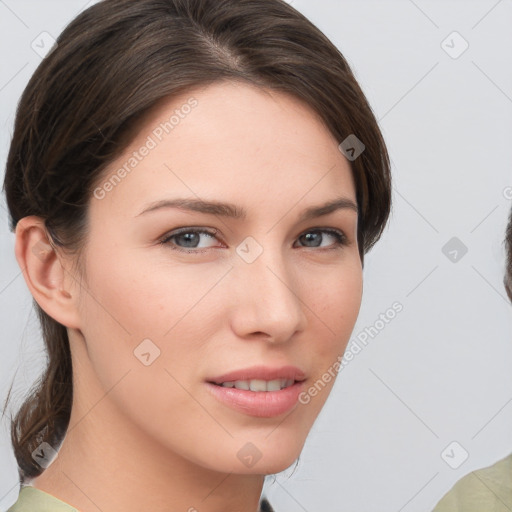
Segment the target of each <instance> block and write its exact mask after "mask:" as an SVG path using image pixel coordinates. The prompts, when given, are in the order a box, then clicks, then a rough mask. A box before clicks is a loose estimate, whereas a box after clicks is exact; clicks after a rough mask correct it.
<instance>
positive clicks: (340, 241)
mask: <svg viewBox="0 0 512 512" xmlns="http://www.w3.org/2000/svg"><path fill="white" fill-rule="evenodd" d="M185 233H196V234H197V233H199V234H204V235H208V236H210V237H212V238H215V236H216V235H217V233H218V230H216V229H213V230H211V231H210V230H207V229H203V228H190V227H187V228H182V229H178V230H175V231H173V232H172V234H168V235H166V236H165V237H164V238H163V239H161V240H160V242H159V243H160V244H161V245H167V246H168V247H169V248H170V249H172V250H174V251H178V252H182V253H186V254H200V253H204V252H206V251H208V250H209V249H212V247H207V248H205V249H194V248H190V249H188V250H187V249H184V248H180V247H178V246H174V245H172V244H171V243H170V241H171V240H172V239H173V238H174V237H177V236H179V235H183V234H185ZM308 233H327V234H329V235H331V236H333V237H334V238H335V239H336V242H335V243H334V244H333V245H332V246H330V247H320V248H318V249H317V248H315V247H305V248H306V249H317V250H321V251H330V250H333V249H340V248H341V247H344V246H346V245H348V240H347V237H346V235H345V234H344V233H343V232H342V231H340V230H337V229H332V228H315V229H310V230H308V231H304V233H302V234H301V235H299V237H298V238H300V237H301V236H303V235H305V234H308Z"/></svg>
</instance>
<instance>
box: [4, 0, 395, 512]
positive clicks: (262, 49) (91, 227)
mask: <svg viewBox="0 0 512 512" xmlns="http://www.w3.org/2000/svg"><path fill="white" fill-rule="evenodd" d="M389 167H390V166H389V158H388V154H387V150H386V147H385V144H384V141H383V139H382V135H381V132H380V130H379V128H378V125H377V122H376V120H375V117H374V115H373V113H372V111H371V108H370V106H369V105H368V103H367V100H366V98H365V97H364V95H363V93H362V91H361V89H360V87H359V86H358V84H357V82H356V80H355V78H354V76H353V74H352V73H351V71H350V69H349V67H348V65H347V63H346V62H345V60H344V58H343V56H342V55H341V54H340V53H339V51H338V50H337V49H336V47H335V46H334V45H333V44H332V43H331V42H330V41H329V40H328V39H327V38H326V37H325V36H324V35H323V34H322V33H321V32H320V31H319V30H318V29H317V28H315V27H314V26H313V25H312V24H311V23H310V22H309V21H308V20H306V19H305V18H304V17H303V16H302V15H301V14H300V13H298V12H297V11H295V10H294V9H293V8H292V7H291V6H289V5H288V4H286V2H283V1H280V0H138V1H133V0H105V1H103V2H100V3H98V4H96V5H94V6H92V7H90V8H89V9H87V10H86V11H85V12H83V13H82V14H80V15H79V16H78V17H77V18H76V19H75V20H74V21H73V22H72V23H71V24H70V25H69V26H68V27H67V28H66V29H65V30H64V32H63V33H62V34H61V36H60V37H59V39H58V40H57V44H56V47H55V49H54V50H53V51H52V52H51V53H50V54H49V55H48V56H47V57H46V58H45V59H44V61H43V62H42V63H41V65H40V67H39V68H38V69H37V71H36V72H35V74H34V76H33V77H32V79H31V81H30V83H29V84H28V86H27V88H26V90H25V92H24V94H23V96H22V98H21V101H20V105H19V109H18V113H17V117H16V122H15V130H14V136H13V140H12V144H11V147H10V151H9V155H8V162H7V171H6V177H5V184H4V187H5V190H6V195H7V202H8V206H9V210H10V215H11V222H12V228H13V229H15V231H16V248H15V252H16V257H17V260H18V262H19V265H20V267H21V268H22V269H24V277H25V280H26V283H27V286H28V287H29V290H30V292H31V294H32V295H33V298H34V302H35V307H36V309H37V311H38V314H39V317H40V320H41V325H42V330H43V335H44V340H45V343H46V347H47V350H48V356H49V363H48V368H47V370H46V372H45V373H44V375H43V378H42V380H41V382H40V383H39V385H38V387H37V389H35V390H34V392H33V393H32V395H31V396H30V397H29V398H28V399H27V401H26V402H25V404H24V405H23V407H22V408H21V410H20V411H19V413H18V415H17V416H16V417H15V418H14V419H13V422H12V428H11V437H12V443H13V446H14V451H15V456H16V459H17V462H18V466H19V474H20V484H21V490H20V497H19V498H18V501H17V502H16V503H15V504H14V506H13V507H12V508H11V511H16V512H19V511H22V510H24V509H25V507H26V508H30V510H32V511H36V510H43V508H44V507H45V506H47V507H49V508H50V507H53V508H57V509H59V508H58V507H61V508H62V510H66V511H69V510H73V509H78V510H80V511H81V512H89V511H96V510H97V509H98V508H99V509H100V510H103V511H109V510H124V511H125V512H126V511H127V512H129V511H132V510H133V511H135V510H137V511H139V510H153V511H160V510H162V511H163V510H168V509H169V507H170V506H171V507H172V509H173V510H187V511H189V512H192V511H195V510H197V511H199V512H208V511H217V510H219V511H220V510H223V511H225V510H237V511H243V512H249V511H250V512H255V511H256V510H258V508H259V509H260V510H262V511H263V510H271V507H270V505H269V504H268V502H267V501H266V500H265V499H263V500H261V501H260V499H261V492H262V488H263V484H264V478H265V475H269V474H274V473H276V472H280V471H282V470H284V469H286V468H287V467H289V466H290V465H291V464H292V463H293V462H294V461H295V460H296V459H297V458H298V456H299V454H300V451H301V449H302V447H303V445H304V442H305V440H306V437H307V434H308V432H309V431H310V429H311V427H312V425H313V423H314V421H315V419H316V418H317V416H318V414H319V412H320V410H321V409H322V407H323V405H324V403H325V401H326V400H327V397H328V395H329V392H330V390H331V388H332V386H333V384H334V379H335V376H336V371H337V369H338V368H339V366H340V363H339V359H340V358H341V356H342V355H343V352H344V349H345V346H346V344H347V341H348V339H349V337H350V334H351V331H352V329H353V327H354V324H355V321H356V318H357V315H358V311H359V307H360V303H361V295H362V268H363V260H364V254H365V253H366V252H367V251H368V250H369V249H370V248H371V247H372V246H373V245H374V243H375V242H376V241H377V240H378V239H379V237H380V236H381V234H382V231H383V229H384V227H385V225H386V222H387V219H388V216H389V212H390V203H391V178H390V169H389ZM59 510H60V509H59Z"/></svg>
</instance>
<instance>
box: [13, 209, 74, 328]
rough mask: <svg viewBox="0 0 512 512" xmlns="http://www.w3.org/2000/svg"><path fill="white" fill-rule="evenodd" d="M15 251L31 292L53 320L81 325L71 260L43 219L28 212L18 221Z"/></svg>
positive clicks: (71, 326) (70, 324)
mask: <svg viewBox="0 0 512 512" xmlns="http://www.w3.org/2000/svg"><path fill="white" fill-rule="evenodd" d="M15 253H16V260H17V261H18V265H19V266H20V268H21V269H22V272H23V275H24V277H25V282H26V283H27V286H28V288H29V290H30V293H31V294H32V296H33V297H34V299H35V300H36V302H37V303H38V304H39V306H41V308H42V309H43V310H44V311H45V312H46V313H47V314H48V315H49V316H51V317H52V318H53V319H54V320H56V321H57V322H59V323H60V324H62V325H64V326H65V327H70V328H74V329H80V317H79V314H78V308H77V305H78V298H79V293H78V290H79V286H78V283H77V280H76V278H75V276H73V275H72V274H71V270H70V269H71V261H70V260H69V259H66V258H65V257H64V256H63V255H62V254H61V252H60V251H59V253H57V251H56V250H55V248H54V247H53V246H52V244H51V243H50V240H49V237H48V234H47V231H46V227H45V225H44V221H43V219H41V218H40V217H36V216H28V217H24V218H23V219H21V220H19V221H18V224H17V225H16V243H15Z"/></svg>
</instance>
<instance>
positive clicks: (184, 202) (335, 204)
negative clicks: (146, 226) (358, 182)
mask: <svg viewBox="0 0 512 512" xmlns="http://www.w3.org/2000/svg"><path fill="white" fill-rule="evenodd" d="M162 208H178V209H180V210H188V211H194V212H200V213H206V214H211V215H220V216H222V217H229V218H233V219H241V220H243V219H245V218H247V211H246V210H245V209H244V208H241V207H239V206H237V205H235V204H232V203H224V202H221V201H206V200H204V199H193V198H190V199H179V198H176V199H162V200H160V201H155V202H153V203H150V204H149V205H147V206H146V207H145V208H144V209H143V210H142V211H141V212H140V213H139V214H137V215H136V217H139V216H140V215H145V214H147V213H150V212H154V211H156V210H160V209H162ZM336 210H353V211H355V212H356V213H358V207H357V204H356V203H355V202H354V201H352V199H348V198H346V197H338V198H336V199H333V200H331V201H329V202H327V203H325V204H322V205H319V206H310V207H309V208H306V209H305V210H304V211H303V212H302V214H301V215H300V217H299V221H300V222H304V221H307V220H310V219H314V218H316V217H321V216H322V215H328V214H329V213H332V212H334V211H336Z"/></svg>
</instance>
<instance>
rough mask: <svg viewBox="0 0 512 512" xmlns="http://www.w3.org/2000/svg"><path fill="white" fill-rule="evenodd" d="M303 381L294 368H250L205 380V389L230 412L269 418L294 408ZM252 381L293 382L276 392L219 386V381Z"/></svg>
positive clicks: (303, 377) (299, 371)
mask: <svg viewBox="0 0 512 512" xmlns="http://www.w3.org/2000/svg"><path fill="white" fill-rule="evenodd" d="M305 378H306V376H305V374H304V372H303V371H302V370H300V369H299V368H297V367H296V366H281V367H279V368H271V367H269V366H251V367H250V368H243V369H241V370H235V371H232V372H229V373H225V374H223V375H219V376H218V377H213V378H211V379H207V381H206V386H207V389H208V391H209V392H210V393H212V395H213V396H214V397H215V398H216V399H217V400H219V401H220V402H221V403H223V404H224V405H227V406H228V407H231V408H232V409H235V410H237V411H239V412H242V413H244V414H247V415H249V416H254V417H258V418H272V417H274V416H279V415H281V414H284V413H285V412H288V411H290V410H291V409H293V408H294V407H295V406H296V405H297V403H298V398H299V395H300V393H301V392H302V391H303V389H304V386H305V385H304V380H305ZM253 379H261V380H267V381H268V380H275V379H291V380H294V381H295V383H294V384H292V385H291V386H288V387H287V388H284V389H281V390H279V391H249V390H245V389H236V388H227V387H223V386H221V385H220V384H222V383H223V382H232V381H235V380H253Z"/></svg>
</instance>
